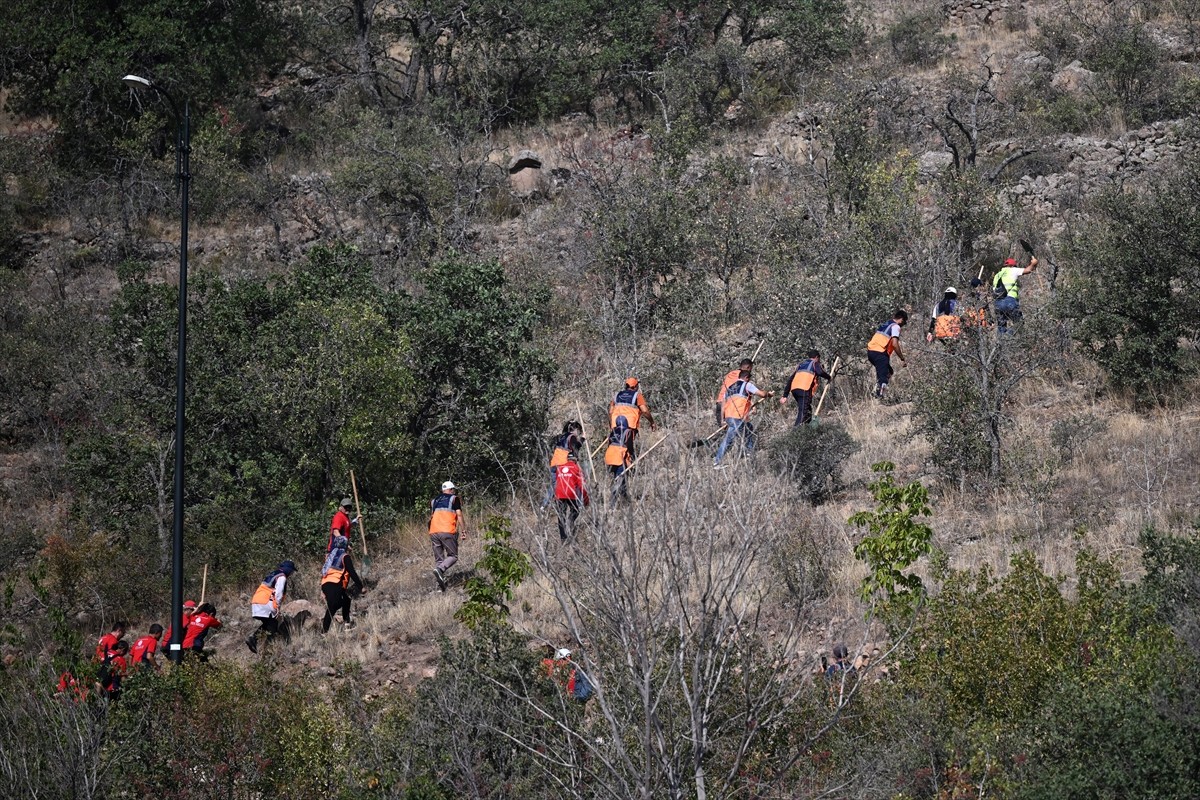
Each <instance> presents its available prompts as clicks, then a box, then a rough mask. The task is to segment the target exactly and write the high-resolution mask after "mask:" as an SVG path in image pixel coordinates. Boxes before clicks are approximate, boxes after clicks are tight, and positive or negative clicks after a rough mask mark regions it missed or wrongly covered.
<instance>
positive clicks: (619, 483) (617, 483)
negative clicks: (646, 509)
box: [608, 464, 629, 502]
mask: <svg viewBox="0 0 1200 800" xmlns="http://www.w3.org/2000/svg"><path fill="white" fill-rule="evenodd" d="M608 469H609V471H610V472H612V476H613V485H612V499H613V501H614V502H615V501H616V500H617V499H619V498H623V499H625V500H628V499H629V484H628V481H629V475H628V470H629V468H628V467H626V466H624V465H623V464H618V465H616V466H610V467H609V468H608Z"/></svg>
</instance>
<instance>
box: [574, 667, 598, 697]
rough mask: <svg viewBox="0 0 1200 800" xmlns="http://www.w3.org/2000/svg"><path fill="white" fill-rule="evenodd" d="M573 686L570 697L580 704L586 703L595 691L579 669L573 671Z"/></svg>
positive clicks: (585, 675)
mask: <svg viewBox="0 0 1200 800" xmlns="http://www.w3.org/2000/svg"><path fill="white" fill-rule="evenodd" d="M574 677H575V686H574V687H573V688H572V689H571V697H573V698H575V699H576V700H578V701H579V702H581V703H586V702H587V701H588V699H589V698H590V697H591V696H592V694H593V692H594V691H595V690H594V689H593V688H592V682H591V681H590V680H588V676H587V673H586V672H584V671H583V670H581V669H576V670H575V676H574Z"/></svg>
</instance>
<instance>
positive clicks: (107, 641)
mask: <svg viewBox="0 0 1200 800" xmlns="http://www.w3.org/2000/svg"><path fill="white" fill-rule="evenodd" d="M123 638H125V623H124V622H115V623H113V627H112V631H111V632H109V633H106V634H104V635H103V636H101V637H100V641H99V642H97V643H96V659H95V660H96V661H103V660H104V657H105V656H107V655H108V654H109V653H110V652H112V650H113V648H115V647H116V646H117V642H119V641H121V640H122V639H123Z"/></svg>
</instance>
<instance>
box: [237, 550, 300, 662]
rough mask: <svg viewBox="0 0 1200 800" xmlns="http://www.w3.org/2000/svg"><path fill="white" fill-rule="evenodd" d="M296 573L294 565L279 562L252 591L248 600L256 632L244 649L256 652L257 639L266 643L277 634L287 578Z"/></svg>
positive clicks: (288, 562) (248, 639) (247, 640)
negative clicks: (255, 622) (252, 594)
mask: <svg viewBox="0 0 1200 800" xmlns="http://www.w3.org/2000/svg"><path fill="white" fill-rule="evenodd" d="M295 571H296V565H295V564H294V563H292V562H291V561H281V562H280V563H279V566H278V567H276V568H275V569H273V570H271V571H270V572H268V573H267V576H266V577H265V578H263V579H262V583H260V584H259V585H258V588H257V589H255V590H254V596H253V597H251V598H250V614H251V616H253V617H254V619H256V620H258V630H256V631H255V632H254V633H252V634H250V636H249V637H248V638H247V639H246V647H248V648H250V652H251V653H257V652H258V639H259V637H260V636H262V637H265V638H266V639H267V640H268V641H270V639H271V638H272V637H273V636H275V634H277V633H279V609H280V607H282V606H283V598H284V596H285V595H286V594H287V585H288V578H290V577H292V573H294V572H295Z"/></svg>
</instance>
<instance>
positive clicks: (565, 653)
mask: <svg viewBox="0 0 1200 800" xmlns="http://www.w3.org/2000/svg"><path fill="white" fill-rule="evenodd" d="M554 657H555V658H556V659H558V660H559V661H562V660H563V659H565V658H570V657H571V651H570V650H568V649H567V648H565V647H560V648H558V649H557V650H555V651H554Z"/></svg>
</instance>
